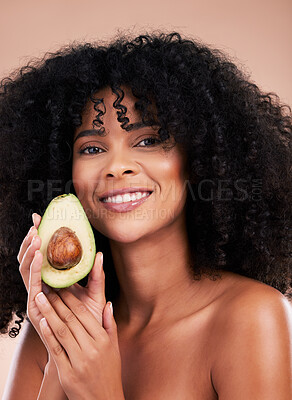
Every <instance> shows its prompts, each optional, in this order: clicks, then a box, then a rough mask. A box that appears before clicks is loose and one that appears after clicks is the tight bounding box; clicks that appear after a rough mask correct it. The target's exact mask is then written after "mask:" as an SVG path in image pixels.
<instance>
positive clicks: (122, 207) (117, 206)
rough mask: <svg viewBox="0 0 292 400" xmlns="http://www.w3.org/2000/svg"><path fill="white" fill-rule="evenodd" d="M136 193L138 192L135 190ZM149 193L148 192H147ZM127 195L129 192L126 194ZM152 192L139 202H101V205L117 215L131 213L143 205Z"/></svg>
mask: <svg viewBox="0 0 292 400" xmlns="http://www.w3.org/2000/svg"><path fill="white" fill-rule="evenodd" d="M135 191H137V192H138V190H135ZM147 192H149V190H147ZM128 193H129V192H128ZM151 194H152V192H151V193H150V194H149V196H146V197H142V198H141V199H139V200H134V201H128V202H126V203H105V202H103V201H101V204H102V205H103V206H104V207H105V208H106V209H107V210H109V211H113V212H117V213H125V212H128V211H132V210H134V209H135V208H137V207H139V206H140V205H141V204H142V203H144V202H145V201H146V200H148V199H149V197H151Z"/></svg>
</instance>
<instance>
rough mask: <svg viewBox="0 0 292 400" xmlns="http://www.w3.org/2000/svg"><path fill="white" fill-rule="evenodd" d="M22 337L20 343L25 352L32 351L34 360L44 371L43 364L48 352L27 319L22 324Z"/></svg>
mask: <svg viewBox="0 0 292 400" xmlns="http://www.w3.org/2000/svg"><path fill="white" fill-rule="evenodd" d="M22 329H23V331H24V332H23V339H22V345H23V346H24V347H25V350H26V352H27V353H32V354H33V355H34V357H35V360H36V362H37V364H38V366H39V367H40V369H41V371H42V372H44V369H45V366H46V364H47V362H48V352H47V349H46V347H45V345H44V344H43V342H42V340H41V338H40V337H39V334H38V333H37V331H36V330H35V328H34V326H33V325H32V324H31V322H30V321H29V320H26V321H25V323H24V326H23V328H22Z"/></svg>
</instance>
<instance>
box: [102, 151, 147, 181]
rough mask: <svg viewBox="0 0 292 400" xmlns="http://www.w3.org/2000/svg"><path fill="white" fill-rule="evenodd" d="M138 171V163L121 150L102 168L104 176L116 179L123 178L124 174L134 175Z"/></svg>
mask: <svg viewBox="0 0 292 400" xmlns="http://www.w3.org/2000/svg"><path fill="white" fill-rule="evenodd" d="M139 171H140V168H139V165H137V164H136V163H135V162H134V161H132V160H130V159H129V157H127V155H126V154H123V152H120V153H119V154H118V155H115V156H113V157H111V159H110V160H108V162H107V164H106V166H105V168H104V173H105V177H106V178H117V179H120V178H124V177H125V176H126V175H132V176H135V175H137V174H138V173H139Z"/></svg>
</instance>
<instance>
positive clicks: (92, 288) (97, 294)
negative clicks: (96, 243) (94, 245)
mask: <svg viewBox="0 0 292 400" xmlns="http://www.w3.org/2000/svg"><path fill="white" fill-rule="evenodd" d="M86 289H87V293H88V296H90V297H91V298H92V299H94V300H95V301H96V302H97V303H99V304H100V305H101V306H102V308H103V307H104V306H105V304H106V298H105V275H104V271H103V254H102V253H101V252H99V253H97V254H96V255H95V260H94V265H93V267H92V269H91V271H90V273H89V275H88V283H87V286H86Z"/></svg>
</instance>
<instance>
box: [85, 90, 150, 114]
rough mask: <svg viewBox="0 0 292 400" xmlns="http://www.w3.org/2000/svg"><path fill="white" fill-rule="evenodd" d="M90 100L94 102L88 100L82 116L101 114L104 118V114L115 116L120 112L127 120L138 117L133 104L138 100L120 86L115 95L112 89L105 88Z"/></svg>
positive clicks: (130, 91) (129, 91)
mask: <svg viewBox="0 0 292 400" xmlns="http://www.w3.org/2000/svg"><path fill="white" fill-rule="evenodd" d="M92 98H93V100H94V101H92V100H91V99H88V101H87V103H86V105H85V108H84V112H83V115H84V116H86V115H88V116H92V115H96V114H97V112H102V115H104V116H105V115H106V114H113V113H114V114H117V112H118V111H122V110H123V111H124V112H126V115H127V117H128V118H129V119H131V118H137V117H139V116H140V112H139V111H138V110H137V109H136V108H135V102H137V101H138V98H137V97H135V96H134V95H133V93H132V90H131V89H130V88H129V87H127V86H121V87H120V88H118V89H117V91H116V93H114V92H113V90H112V88H110V87H105V88H103V89H100V90H98V91H97V92H95V93H94V95H93V96H92ZM125 107H126V108H125ZM152 107H153V106H152Z"/></svg>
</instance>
